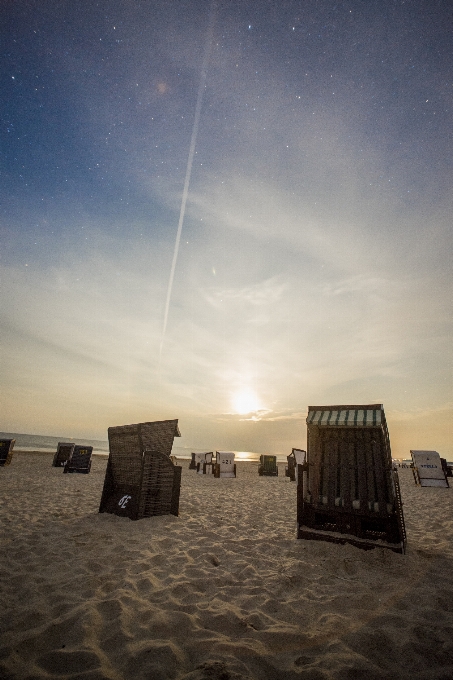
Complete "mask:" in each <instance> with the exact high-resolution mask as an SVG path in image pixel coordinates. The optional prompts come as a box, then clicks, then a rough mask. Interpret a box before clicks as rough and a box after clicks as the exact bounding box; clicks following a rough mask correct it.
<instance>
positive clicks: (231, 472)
mask: <svg viewBox="0 0 453 680" xmlns="http://www.w3.org/2000/svg"><path fill="white" fill-rule="evenodd" d="M216 468H217V471H218V476H219V477H235V476H236V465H235V463H234V452H233V451H216Z"/></svg>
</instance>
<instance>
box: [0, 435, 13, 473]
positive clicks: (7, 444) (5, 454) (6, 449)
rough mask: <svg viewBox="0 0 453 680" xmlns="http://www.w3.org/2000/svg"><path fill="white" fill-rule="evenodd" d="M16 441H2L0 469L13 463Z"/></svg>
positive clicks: (0, 443) (0, 440) (0, 441)
mask: <svg viewBox="0 0 453 680" xmlns="http://www.w3.org/2000/svg"><path fill="white" fill-rule="evenodd" d="M15 443H16V440H15V439H0V467H5V465H9V464H10V463H11V459H12V457H13V448H14V444H15Z"/></svg>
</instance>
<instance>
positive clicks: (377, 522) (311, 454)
mask: <svg viewBox="0 0 453 680" xmlns="http://www.w3.org/2000/svg"><path fill="white" fill-rule="evenodd" d="M297 538H304V539H310V540H326V541H334V542H336V543H346V542H348V543H352V544H353V545H355V546H357V547H360V548H366V549H368V548H374V547H376V546H379V547H386V548H390V549H391V550H393V551H395V552H399V553H403V552H404V551H405V545H406V532H405V527H404V518H403V510H402V502H401V494H400V488H399V482H398V473H397V472H396V471H395V470H394V469H393V467H392V456H391V452H390V441H389V435H388V430H387V424H386V420H385V415H384V409H383V407H382V405H381V404H370V405H365V406H309V407H308V416H307V460H306V462H305V463H304V464H303V465H299V466H298V484H297Z"/></svg>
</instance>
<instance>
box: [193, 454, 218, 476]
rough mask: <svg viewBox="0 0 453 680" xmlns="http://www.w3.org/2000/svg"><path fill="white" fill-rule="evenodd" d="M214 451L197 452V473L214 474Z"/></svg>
mask: <svg viewBox="0 0 453 680" xmlns="http://www.w3.org/2000/svg"><path fill="white" fill-rule="evenodd" d="M213 455H214V453H213V452H212V451H208V452H207V453H196V454H195V461H196V466H197V473H198V474H199V475H212V474H213V463H212V457H213Z"/></svg>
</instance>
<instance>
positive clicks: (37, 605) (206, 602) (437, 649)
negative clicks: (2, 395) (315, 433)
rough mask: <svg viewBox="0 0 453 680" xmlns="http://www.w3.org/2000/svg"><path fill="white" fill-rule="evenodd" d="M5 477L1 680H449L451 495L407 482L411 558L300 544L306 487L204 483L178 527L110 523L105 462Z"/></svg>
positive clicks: (44, 467)
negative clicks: (300, 493)
mask: <svg viewBox="0 0 453 680" xmlns="http://www.w3.org/2000/svg"><path fill="white" fill-rule="evenodd" d="M51 461H52V456H51V455H49V454H47V455H36V454H33V453H24V452H17V451H16V452H15V453H14V455H13V460H12V463H11V465H10V466H9V467H5V468H1V469H0V527H1V547H2V551H1V561H0V571H1V574H0V583H1V609H0V620H1V626H0V627H1V630H0V677H1V678H2V679H8V680H10V679H13V678H14V679H18V678H19V679H20V680H25V679H27V680H31V679H32V678H33V679H34V678H53V679H56V678H61V679H63V678H65V679H66V678H77V679H79V680H82V679H84V680H85V679H86V680H88V679H90V680H101V679H102V680H107V679H111V680H122V679H124V680H129V679H133V680H135V679H137V680H141V679H147V680H164V679H167V678H170V679H176V680H182V679H183V678H184V679H185V680H203V679H208V678H209V679H214V680H229V679H231V680H234V679H239V678H244V679H245V678H247V679H251V678H254V679H256V680H274V679H278V680H292V679H293V678H294V679H296V678H300V679H303V680H322V679H324V678H325V679H327V678H335V679H339V680H340V679H341V680H344V679H350V680H358V679H360V678H364V679H365V678H366V679H367V680H374V679H377V678H388V679H390V678H392V679H393V678H395V679H400V678H403V679H406V678H407V679H408V680H409V679H411V680H413V679H414V678H416V679H420V680H421V679H428V678H436V679H441V678H443V679H444V680H447V679H448V680H451V678H453V488H450V489H433V488H420V487H416V486H415V485H414V482H413V477H412V473H411V471H410V470H405V469H402V470H401V472H400V482H401V487H402V496H403V501H404V513H405V520H406V528H407V535H408V547H407V553H406V554H405V555H398V554H396V553H393V552H391V551H389V550H384V549H380V548H378V549H375V550H370V551H364V550H360V549H358V548H354V547H352V546H347V545H346V546H340V545H335V544H331V543H326V542H312V541H305V540H296V539H295V523H296V484H295V483H294V482H290V481H289V479H288V478H285V477H284V466H283V465H282V466H279V467H280V476H279V477H278V478H270V477H259V476H258V472H257V464H256V463H239V464H238V477H237V478H236V479H213V478H210V477H206V476H204V477H203V476H201V475H197V474H196V473H195V472H194V471H192V470H189V469H188V465H189V461H183V462H182V465H183V473H182V484H181V501H180V515H179V517H174V516H163V517H152V518H148V519H142V520H139V521H136V522H133V521H131V520H129V519H127V518H119V517H117V516H115V515H108V514H99V513H98V508H99V501H100V497H101V491H102V485H103V481H104V474H105V468H106V459H103V458H99V457H95V458H94V459H93V465H92V471H91V473H90V474H89V475H80V474H72V475H65V474H63V471H62V469H59V468H52V467H51Z"/></svg>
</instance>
